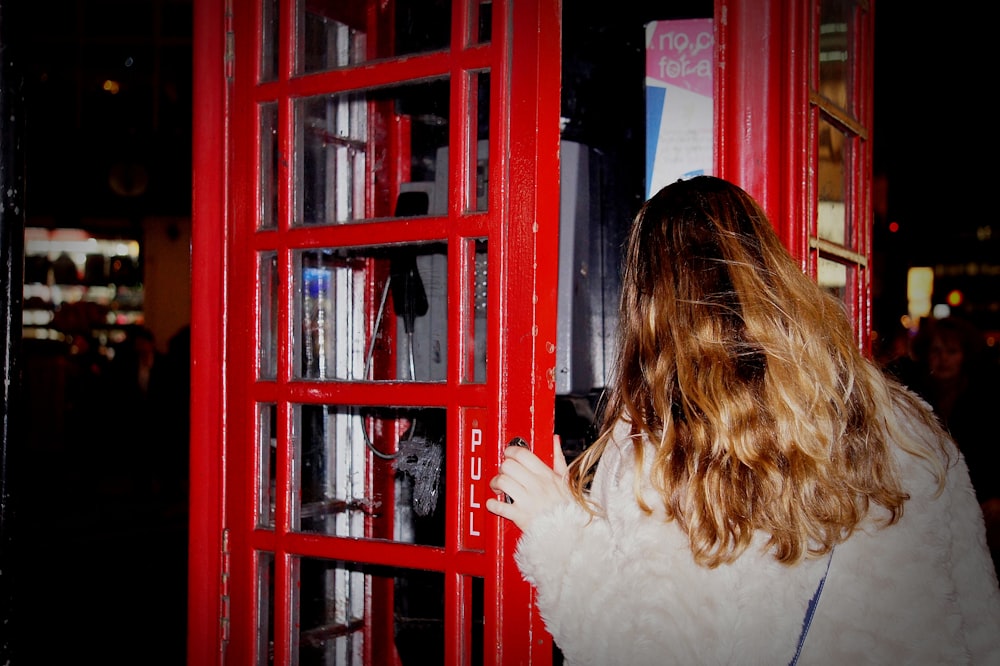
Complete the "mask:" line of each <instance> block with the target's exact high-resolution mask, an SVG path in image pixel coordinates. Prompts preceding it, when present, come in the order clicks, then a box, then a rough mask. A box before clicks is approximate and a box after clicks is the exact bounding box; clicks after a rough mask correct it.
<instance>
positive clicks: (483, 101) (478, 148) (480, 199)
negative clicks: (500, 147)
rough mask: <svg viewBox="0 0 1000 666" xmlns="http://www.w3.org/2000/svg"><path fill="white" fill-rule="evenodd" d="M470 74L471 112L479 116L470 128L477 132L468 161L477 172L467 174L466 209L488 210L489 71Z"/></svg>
mask: <svg viewBox="0 0 1000 666" xmlns="http://www.w3.org/2000/svg"><path fill="white" fill-rule="evenodd" d="M469 76H470V85H469V106H470V108H469V113H470V115H471V117H473V118H476V122H475V123H469V131H470V132H473V133H474V135H473V136H472V137H470V138H471V140H470V141H469V146H470V150H471V151H472V155H470V156H469V164H470V165H472V164H474V165H475V170H476V171H475V174H471V175H472V177H471V178H468V180H467V181H466V185H467V187H468V188H469V193H468V194H467V195H466V202H467V203H466V206H465V207H466V210H475V211H484V210H487V203H488V201H487V200H488V194H489V187H488V185H489V138H490V73H489V72H488V71H483V72H474V73H472V74H470V75H469Z"/></svg>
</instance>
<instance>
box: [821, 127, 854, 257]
mask: <svg viewBox="0 0 1000 666" xmlns="http://www.w3.org/2000/svg"><path fill="white" fill-rule="evenodd" d="M849 146H850V138H849V137H848V135H847V134H846V133H844V132H842V131H841V130H839V129H837V128H836V127H834V126H833V125H831V124H830V123H828V122H827V121H826V120H823V119H820V122H819V174H818V176H819V178H818V181H819V182H818V187H819V230H818V235H819V237H820V238H824V239H826V240H829V241H832V242H834V243H840V244H843V243H844V242H845V241H847V240H848V239H849V238H850V236H849V235H848V233H847V210H846V206H845V205H844V201H845V199H844V194H845V191H846V188H845V179H844V174H845V173H846V164H847V152H848V148H849Z"/></svg>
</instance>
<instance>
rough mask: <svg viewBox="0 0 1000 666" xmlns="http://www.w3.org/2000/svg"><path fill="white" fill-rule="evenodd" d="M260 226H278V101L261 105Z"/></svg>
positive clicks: (266, 227)
mask: <svg viewBox="0 0 1000 666" xmlns="http://www.w3.org/2000/svg"><path fill="white" fill-rule="evenodd" d="M259 214H260V228H261V229H275V228H277V226H278V103H277V102H266V103H264V104H261V105H260V213H259Z"/></svg>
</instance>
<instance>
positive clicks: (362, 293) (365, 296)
mask: <svg viewBox="0 0 1000 666" xmlns="http://www.w3.org/2000/svg"><path fill="white" fill-rule="evenodd" d="M294 262H295V263H294V266H295V278H294V279H295V284H296V294H297V299H296V317H295V322H296V332H295V340H296V341H297V343H295V344H294V350H293V353H294V364H295V375H296V376H297V377H299V378H302V379H321V380H322V379H337V380H356V381H361V380H373V381H379V380H396V381H400V380H401V381H422V382H433V381H444V380H445V379H446V377H447V365H448V353H447V350H448V345H447V337H448V294H447V287H448V254H447V245H446V244H444V243H426V244H415V245H397V246H375V247H367V248H341V249H319V250H301V251H298V252H296V253H295V259H294Z"/></svg>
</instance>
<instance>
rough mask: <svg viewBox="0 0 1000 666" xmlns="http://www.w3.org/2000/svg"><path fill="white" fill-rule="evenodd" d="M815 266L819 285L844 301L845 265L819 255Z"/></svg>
mask: <svg viewBox="0 0 1000 666" xmlns="http://www.w3.org/2000/svg"><path fill="white" fill-rule="evenodd" d="M817 268H818V282H819V286H821V287H823V288H824V289H826V290H827V291H829V292H830V293H832V294H833V295H834V296H836V297H837V298H839V299H840V300H841V301H844V300H845V299H846V298H847V266H845V265H844V264H841V263H837V262H836V261H831V260H830V259H824V258H823V257H820V259H819V263H818V266H817Z"/></svg>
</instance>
